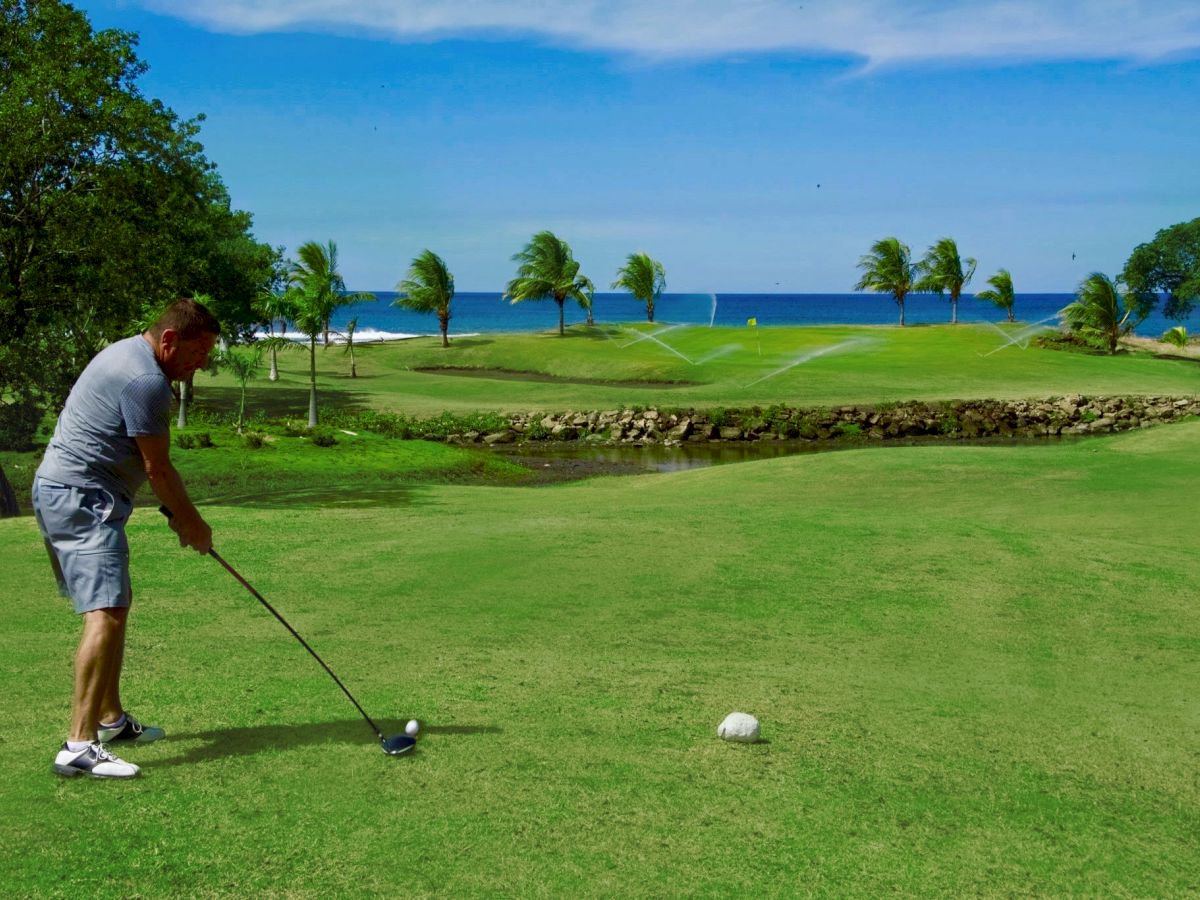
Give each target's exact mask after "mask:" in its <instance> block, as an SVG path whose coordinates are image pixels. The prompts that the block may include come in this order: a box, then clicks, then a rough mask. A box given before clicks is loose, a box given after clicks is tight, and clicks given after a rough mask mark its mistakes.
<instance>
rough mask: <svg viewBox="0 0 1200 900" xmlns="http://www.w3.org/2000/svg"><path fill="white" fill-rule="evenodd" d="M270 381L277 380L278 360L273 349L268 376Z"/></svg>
mask: <svg viewBox="0 0 1200 900" xmlns="http://www.w3.org/2000/svg"><path fill="white" fill-rule="evenodd" d="M268 378H269V379H270V380H271V381H278V380H279V360H278V358H277V357H276V354H275V348H274V347H272V348H271V374H270V375H269V376H268Z"/></svg>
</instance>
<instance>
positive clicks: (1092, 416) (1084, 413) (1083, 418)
mask: <svg viewBox="0 0 1200 900" xmlns="http://www.w3.org/2000/svg"><path fill="white" fill-rule="evenodd" d="M1098 418H1100V416H1099V415H1098V414H1097V413H1096V411H1095V410H1094V409H1084V410H1081V411H1080V413H1079V421H1080V422H1095V421H1096V420H1097V419H1098Z"/></svg>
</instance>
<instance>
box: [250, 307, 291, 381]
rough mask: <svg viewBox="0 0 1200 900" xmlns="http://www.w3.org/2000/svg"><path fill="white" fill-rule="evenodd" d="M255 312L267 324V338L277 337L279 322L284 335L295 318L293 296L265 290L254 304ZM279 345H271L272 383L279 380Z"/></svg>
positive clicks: (269, 378) (270, 377)
mask: <svg viewBox="0 0 1200 900" xmlns="http://www.w3.org/2000/svg"><path fill="white" fill-rule="evenodd" d="M254 311H255V312H256V313H257V314H258V315H260V316H262V318H263V321H264V322H266V323H267V337H268V338H273V337H274V336H275V322H276V321H278V322H279V333H280V334H281V335H282V334H284V333H285V332H286V331H287V323H288V320H289V319H291V318H293V313H294V312H295V310H294V309H293V303H292V296H291V295H290V294H288V292H287V291H267V290H264V291H263V292H262V293H261V294H259V295H258V299H257V300H256V301H255V303H254ZM277 347H278V345H277V344H274V343H272V344H271V345H270V350H271V372H270V374H269V375H268V376H267V378H268V380H270V381H278V380H279V359H278V353H277V352H276V348H277Z"/></svg>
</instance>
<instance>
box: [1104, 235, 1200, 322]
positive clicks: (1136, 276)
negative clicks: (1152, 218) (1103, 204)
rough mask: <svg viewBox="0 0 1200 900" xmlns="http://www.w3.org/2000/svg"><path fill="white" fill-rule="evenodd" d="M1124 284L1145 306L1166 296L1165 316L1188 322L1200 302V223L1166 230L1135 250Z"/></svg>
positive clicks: (1128, 263) (1127, 268)
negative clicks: (1160, 295)
mask: <svg viewBox="0 0 1200 900" xmlns="http://www.w3.org/2000/svg"><path fill="white" fill-rule="evenodd" d="M1121 280H1122V281H1123V282H1125V284H1126V285H1127V286H1128V288H1129V291H1130V293H1131V294H1133V295H1134V296H1136V297H1138V298H1139V302H1140V303H1141V304H1143V305H1153V304H1154V303H1155V301H1157V299H1158V296H1157V295H1158V294H1165V295H1166V300H1165V302H1164V304H1163V315H1165V316H1166V317H1167V318H1168V319H1186V318H1187V317H1188V316H1189V315H1190V314H1191V312H1192V310H1193V309H1194V308H1195V306H1196V301H1197V299H1200V219H1192V221H1190V222H1180V223H1179V224H1178V225H1172V226H1171V227H1170V228H1164V229H1162V230H1161V231H1159V232H1158V234H1156V235H1154V239H1153V240H1151V241H1149V242H1147V243H1145V244H1138V245H1137V246H1136V247H1134V248H1133V253H1132V254H1130V256H1129V260H1128V261H1127V262H1126V263H1125V270H1124V271H1123V272H1122V273H1121Z"/></svg>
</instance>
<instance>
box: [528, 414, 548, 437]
mask: <svg viewBox="0 0 1200 900" xmlns="http://www.w3.org/2000/svg"><path fill="white" fill-rule="evenodd" d="M548 437H550V429H549V428H547V427H546V426H545V425H543V424H542V422H541V419H534V420H533V421H532V422H530V423H529V424H528V425H526V426H525V439H526V440H529V441H544V440H546V438H548Z"/></svg>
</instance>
